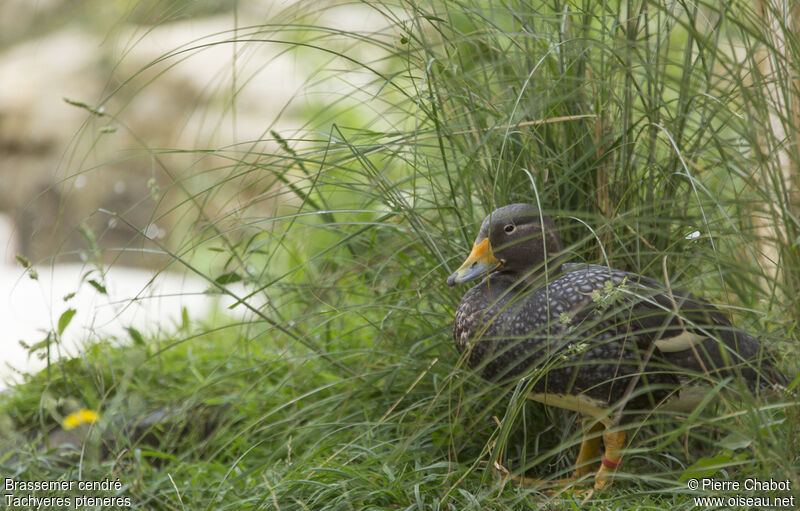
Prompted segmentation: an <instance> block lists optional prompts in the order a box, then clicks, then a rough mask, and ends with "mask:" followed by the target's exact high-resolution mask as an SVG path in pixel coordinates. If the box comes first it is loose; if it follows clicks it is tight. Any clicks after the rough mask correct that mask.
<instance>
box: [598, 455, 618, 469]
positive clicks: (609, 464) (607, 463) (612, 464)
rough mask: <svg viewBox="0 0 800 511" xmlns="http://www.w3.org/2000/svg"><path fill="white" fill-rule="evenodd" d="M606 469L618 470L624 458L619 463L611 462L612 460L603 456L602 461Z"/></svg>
mask: <svg viewBox="0 0 800 511" xmlns="http://www.w3.org/2000/svg"><path fill="white" fill-rule="evenodd" d="M600 462H601V463H602V464H603V466H604V467H606V468H610V469H611V470H616V469H617V467H618V466H620V465H621V464H622V458H620V459H619V461H611V460H610V459H608V458H606V455H605V454H603V458H602V459H601V460H600Z"/></svg>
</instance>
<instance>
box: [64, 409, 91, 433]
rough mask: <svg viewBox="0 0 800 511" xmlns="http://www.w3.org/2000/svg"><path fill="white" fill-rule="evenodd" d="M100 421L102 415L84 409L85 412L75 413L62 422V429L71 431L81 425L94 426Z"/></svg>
mask: <svg viewBox="0 0 800 511" xmlns="http://www.w3.org/2000/svg"><path fill="white" fill-rule="evenodd" d="M98 420H100V414H98V413H97V412H95V411H92V410H87V409H86V408H84V409H83V410H78V411H77V412H75V413H71V414H69V415H67V416H66V417H65V418H64V420H63V421H62V422H61V427H63V428H64V429H66V430H70V429H72V428H77V427H78V426H80V425H81V424H92V423H95V422H97V421H98Z"/></svg>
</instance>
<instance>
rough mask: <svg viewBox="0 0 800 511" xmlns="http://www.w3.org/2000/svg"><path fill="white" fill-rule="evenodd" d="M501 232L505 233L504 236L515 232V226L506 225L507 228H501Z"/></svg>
mask: <svg viewBox="0 0 800 511" xmlns="http://www.w3.org/2000/svg"><path fill="white" fill-rule="evenodd" d="M503 230H504V231H505V232H506V234H511V233H512V232H514V231H516V230H517V226H516V225H514V224H508V225H507V226H505V227H503Z"/></svg>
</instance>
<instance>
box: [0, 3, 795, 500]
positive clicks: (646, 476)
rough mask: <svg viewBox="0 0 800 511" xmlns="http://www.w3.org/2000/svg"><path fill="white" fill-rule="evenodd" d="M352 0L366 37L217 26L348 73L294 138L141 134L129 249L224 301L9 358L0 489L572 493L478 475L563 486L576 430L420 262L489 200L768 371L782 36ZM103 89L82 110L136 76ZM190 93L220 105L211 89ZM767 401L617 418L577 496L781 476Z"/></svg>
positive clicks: (789, 213) (681, 21) (721, 18)
mask: <svg viewBox="0 0 800 511" xmlns="http://www.w3.org/2000/svg"><path fill="white" fill-rule="evenodd" d="M374 7H375V9H380V10H381V11H382V12H383V13H384V14H385V17H386V19H387V20H388V21H389V22H390V28H389V29H387V30H385V31H382V32H380V33H366V34H355V33H340V32H337V31H334V30H329V29H328V28H326V27H323V26H318V25H315V24H314V21H313V19H309V18H308V17H303V18H301V17H300V16H297V17H296V18H295V20H300V21H302V22H303V24H292V23H290V18H286V20H287V21H286V23H282V24H276V25H264V26H257V27H251V28H248V29H241V30H239V31H237V32H235V33H234V32H231V34H230V39H229V40H227V41H225V43H223V44H230V45H233V44H234V43H236V45H238V46H237V47H240V48H248V47H250V46H251V45H252V46H258V45H261V44H275V41H279V44H278V46H280V47H281V48H283V49H284V51H287V52H292V53H293V55H294V56H295V57H296V58H297V59H301V60H302V59H308V61H310V62H313V63H314V65H315V66H316V67H317V68H318V73H317V74H316V75H315V77H314V78H313V79H311V80H310V82H309V84H308V86H309V88H310V89H312V90H313V89H314V87H320V86H324V85H325V84H326V83H327V82H328V81H330V82H331V83H333V82H334V81H336V80H337V79H339V78H342V77H345V78H342V79H351V78H350V75H346V74H344V73H343V71H342V70H343V69H349V70H352V69H356V70H358V71H359V72H360V73H362V74H363V75H365V76H367V77H368V79H367V80H365V81H362V82H359V83H358V84H356V83H354V84H353V88H352V90H351V91H350V92H348V93H345V94H344V95H343V96H342V97H341V98H338V99H335V100H328V99H326V100H325V101H324V102H323V103H322V105H321V106H320V108H319V111H316V109H315V108H310V111H307V112H306V111H303V115H304V116H307V119H306V120H305V123H306V124H305V125H304V127H303V129H301V130H299V131H291V132H289V131H288V130H287V131H286V132H280V131H279V130H278V131H271V130H272V128H270V129H269V130H266V131H265V133H264V136H263V138H262V139H258V140H240V141H238V143H237V144H236V145H233V146H224V147H214V148H212V149H213V150H212V151H208V150H206V149H207V148H206V147H205V145H202V147H203V149H196V148H175V150H161V149H159V150H157V149H153V148H150V147H147V146H145V145H144V142H142V146H141V147H140V148H139V158H140V159H142V160H146V161H147V162H148V163H150V164H152V168H153V169H155V170H154V172H155V173H156V175H157V176H156V177H157V181H158V183H160V184H159V189H158V190H152V191H153V193H152V197H149V198H148V199H149V200H153V199H155V200H154V202H153V203H154V208H153V215H152V218H153V221H155V222H159V223H171V224H172V225H176V226H179V227H180V228H176V229H174V231H176V232H182V233H188V234H185V235H182V236H180V237H178V236H173V238H171V239H169V240H167V241H165V242H164V243H160V242H156V241H154V240H148V239H145V238H144V236H140V237H138V238H136V239H134V240H132V244H131V247H144V248H145V249H146V250H153V251H156V252H157V253H159V254H160V257H161V258H162V259H163V261H164V265H165V267H180V266H184V267H186V268H188V269H189V270H190V271H193V272H196V273H198V274H200V275H202V276H203V277H205V278H207V279H208V281H209V284H210V286H213V287H216V288H218V290H222V291H226V290H227V292H233V291H232V290H231V289H229V284H230V283H231V282H233V281H238V282H241V283H243V284H245V285H246V286H247V289H248V290H249V291H248V293H249V294H248V295H247V296H240V298H242V299H243V303H242V304H241V305H239V306H238V308H239V309H242V310H243V309H245V308H249V309H250V311H251V316H248V317H249V318H250V319H246V320H242V319H236V318H238V316H236V317H234V319H231V320H230V321H229V322H228V323H214V324H209V323H207V322H204V321H202V319H201V318H194V317H192V316H191V311H189V317H188V320H187V321H185V323H186V324H185V325H184V326H183V327H181V328H179V329H176V331H175V332H174V333H173V334H171V335H159V336H157V337H153V338H148V337H146V336H145V337H142V336H141V335H140V334H134V335H133V342H131V344H130V346H122V347H116V346H112V345H111V344H100V345H97V346H93V347H91V348H90V349H89V350H88V352H87V354H86V355H85V356H84V357H82V358H80V359H75V360H71V361H66V362H59V363H56V364H53V366H51V367H50V368H49V370H48V371H47V372H45V373H42V374H39V375H35V376H32V377H31V378H29V380H28V381H27V382H26V383H25V384H24V385H22V386H20V387H18V388H16V389H15V391H14V392H13V393H11V394H8V395H4V396H2V397H0V423H2V424H4V425H5V426H4V427H5V429H6V430H7V431H11V432H12V433H10V434H9V436H8V437H7V438H4V439H0V453H1V454H0V470H2V472H3V475H4V476H5V477H9V474H10V477H13V478H15V479H16V480H29V481H33V480H55V479H64V480H77V479H83V480H102V479H103V478H105V477H112V476H113V477H119V478H120V480H121V481H122V482H123V484H125V489H124V490H123V492H122V493H123V494H124V495H127V496H130V497H131V499H132V503H133V507H134V508H135V509H281V510H284V509H314V510H317V509H459V510H461V509H527V508H533V507H536V506H538V505H541V504H543V503H546V504H548V505H549V506H551V507H553V508H556V509H558V508H563V509H574V508H576V507H577V506H578V504H577V503H576V502H578V501H580V499H579V498H578V499H577V501H573V500H572V499H571V498H569V497H567V498H565V499H564V498H562V500H559V501H557V500H553V499H549V498H548V497H547V496H545V495H543V494H541V493H540V492H537V491H535V490H527V489H516V488H514V487H513V485H512V484H510V483H508V482H507V481H506V482H505V483H504V482H503V481H502V480H501V478H500V477H499V476H498V472H497V471H495V470H493V469H492V468H491V467H492V464H493V462H494V461H495V459H497V458H498V457H499V460H498V461H499V462H500V463H502V465H503V466H504V467H506V468H508V469H510V470H511V471H512V472H514V473H520V472H522V471H524V472H525V473H526V474H527V475H528V476H531V477H545V478H548V477H563V476H566V475H568V474H569V473H570V471H571V463H572V460H573V458H574V456H575V454H576V453H577V445H578V443H579V440H580V436H579V432H578V431H577V428H576V427H575V424H576V421H577V419H578V418H577V417H576V416H575V414H571V413H566V412H562V411H559V410H553V409H546V408H544V407H541V406H540V405H538V404H535V403H531V402H525V401H526V400H525V399H522V398H521V396H520V392H521V388H520V389H517V388H507V387H498V386H495V385H492V384H489V383H487V382H485V381H483V380H481V379H480V378H479V377H478V376H477V375H476V374H474V373H473V372H471V371H470V370H469V369H467V368H466V367H465V364H464V361H463V360H461V359H460V358H459V357H458V355H457V353H456V352H455V349H454V348H453V346H452V341H451V325H452V316H453V312H454V309H455V307H456V306H457V304H458V301H459V299H460V296H461V293H463V291H464V290H463V289H450V288H448V287H447V286H445V285H444V281H445V278H446V277H447V275H448V274H449V273H451V271H452V270H453V269H454V268H456V267H457V266H458V265H459V264H460V262H461V260H462V259H463V257H464V256H465V255H466V252H467V251H468V248H469V246H470V244H471V241H472V239H473V238H474V236H475V233H476V230H477V225H478V222H479V221H480V220H481V219H482V218H483V216H484V215H485V214H486V213H487V212H489V211H491V210H492V209H493V208H494V207H495V206H497V205H502V204H506V203H510V202H517V201H523V202H530V203H537V204H540V205H541V206H542V208H543V209H544V210H545V211H547V212H548V213H550V214H551V215H553V216H554V217H555V219H556V222H557V223H558V224H559V226H560V227H561V228H562V229H563V233H562V235H563V237H564V239H565V242H566V243H567V245H568V246H569V247H570V250H571V251H572V252H573V259H574V260H577V261H587V262H596V263H602V264H612V265H613V266H615V267H619V268H621V269H626V270H631V271H636V272H641V273H644V274H647V275H649V276H652V277H655V278H658V279H660V280H664V279H665V276H666V278H669V280H670V282H671V283H672V285H674V286H677V287H683V288H688V289H692V290H693V291H696V292H697V294H700V295H703V296H706V297H708V298H709V299H710V300H711V301H712V302H714V303H717V304H719V305H720V306H721V307H723V308H724V309H725V311H726V312H727V313H729V314H730V315H731V316H732V317H733V319H734V320H735V322H736V323H737V324H739V325H740V326H741V327H742V328H744V329H746V330H748V331H751V332H754V333H756V334H758V335H759V336H760V337H761V338H762V339H763V342H765V343H767V344H769V345H770V346H771V347H772V348H774V350H775V352H776V353H777V355H778V358H779V359H780V361H781V367H782V368H783V369H784V370H785V372H787V373H788V374H791V375H794V374H797V372H798V364H797V362H796V361H797V360H798V358H797V355H798V354H799V353H798V351H799V350H798V346H800V344H798V336H797V327H798V324H797V318H798V317H800V307H799V306H798V302H797V301H796V299H795V298H794V297H796V296H797V293H798V285H799V284H798V280H797V279H798V277H797V276H798V274H800V255H799V254H798V249H797V242H796V240H797V239H798V235H800V227H798V226H800V223H798V216H797V212H798V210H797V204H798V197H797V192H796V190H797V189H798V188H797V176H796V175H795V174H792V173H791V172H788V171H787V170H786V169H791V168H796V165H795V166H794V167H792V162H794V163H796V162H798V161H800V158H798V156H797V146H796V144H794V143H792V139H787V138H786V137H785V136H783V135H782V134H781V131H780V129H779V128H780V127H781V126H782V127H783V130H784V131H785V132H788V133H795V131H792V130H793V129H795V130H796V126H797V125H796V124H794V123H795V120H794V118H793V117H792V116H791V115H790V114H788V113H785V112H787V111H790V110H791V109H790V108H788V107H784V110H783V111H781V110H780V105H781V104H780V103H777V104H776V102H775V101H774V100H771V99H770V98H771V97H772V96H771V91H772V90H773V89H772V88H777V90H778V91H780V92H782V93H784V94H785V96H784V97H785V98H788V100H789V103H791V102H793V101H797V97H798V93H797V89H796V88H792V86H791V81H790V80H789V81H787V80H779V79H775V77H774V76H773V75H772V74H769V73H764V69H765V68H764V67H763V62H761V61H760V58H761V57H760V56H761V55H763V54H764V52H766V55H769V56H771V57H773V58H775V59H776V61H777V62H778V63H779V64H780V65H779V66H778V67H779V69H781V70H783V72H785V73H788V74H787V75H786V76H789V75H790V74H791V73H790V71H791V69H796V66H797V62H799V61H800V60H799V59H798V58H797V57H798V55H797V48H799V47H800V44H798V42H799V41H798V39H797V36H796V32H794V33H793V32H792V31H791V30H789V29H788V28H787V29H786V30H785V32H784V33H783V35H784V36H785V37H786V38H787V41H789V43H790V44H789V45H788V46H787V48H788V49H787V50H786V51H785V52H784V51H783V50H780V51H779V48H777V47H775V46H774V42H773V41H772V40H771V37H772V36H771V35H770V34H769V33H765V32H763V31H762V30H761V28H760V27H761V26H762V25H763V23H760V22H759V20H762V18H763V17H764V16H765V15H764V14H763V13H756V12H751V11H749V10H748V9H749V7H746V6H738V7H737V8H736V9H738V10H735V9H733V8H731V9H728V10H724V11H722V10H720V9H721V8H719V7H717V6H715V5H714V4H708V5H706V4H697V3H694V4H691V5H687V4H683V3H677V2H676V3H669V4H663V3H649V2H644V3H639V2H629V3H623V4H621V5H618V4H603V3H598V2H588V1H587V2H568V3H563V2H557V3H544V2H511V3H507V4H503V5H502V6H500V5H497V4H496V3H488V2H448V3H433V4H423V3H415V4H402V5H397V6H393V7H392V6H388V5H383V4H375V6H374ZM390 7H392V8H390ZM401 7H402V9H403V10H401ZM300 9H301V8H300V7H298V12H299V11H300ZM290 14H291V13H290ZM265 41H270V43H266V42H265ZM365 48H366V49H368V50H365ZM733 48H736V51H735V52H734V50H733ZM201 49H202V48H201V46H198V50H201ZM180 58H182V55H181V54H178V53H176V54H175V55H168V56H165V60H166V61H167V62H171V61H173V60H177V59H180ZM166 72H169V70H167V71H166ZM362 78H363V77H362ZM126 83H128V82H124V83H123V85H122V86H121V87H120V88H119V89H117V90H115V91H114V92H113V93H112V94H110V95H109V97H108V98H106V99H104V100H103V101H101V102H100V104H104V103H108V104H109V105H111V104H114V103H113V100H115V99H116V98H118V97H121V98H123V99H124V98H126V97H127V96H126V94H129V93H133V94H136V93H138V94H146V93H147V88H146V87H145V88H144V89H142V90H141V91H139V90H138V89H137V90H134V91H129V90H127V89H126ZM130 83H131V84H132V83H133V81H131V82H130ZM238 83H240V84H246V83H247V77H238ZM787 83H788V84H789V85H786V84H787ZM131 88H133V85H131ZM212 89H213V90H214V91H215V92H216V94H217V95H216V96H215V98H216V99H218V100H219V101H221V102H223V103H224V104H228V103H231V102H233V103H235V101H236V95H237V91H236V90H235V89H233V88H231V89H226V88H225V87H216V88H212ZM316 90H320V89H319V88H317V89H316ZM122 103H123V104H125V102H124V101H123V102H122ZM787 104H788V103H787ZM791 104H794V103H791ZM776 110H777V114H775V112H776ZM125 116H126V111H125V108H124V107H122V108H120V109H119V110H117V111H109V113H108V114H107V115H105V116H102V117H97V116H96V115H95V116H92V117H91V118H90V121H89V122H88V123H87V127H86V128H85V129H84V131H82V133H81V136H83V137H86V138H88V139H92V137H95V136H97V137H98V138H97V141H96V142H97V143H98V144H101V143H102V137H100V136H98V135H97V134H96V131H94V129H95V128H97V127H98V126H103V125H106V124H108V123H111V124H113V125H115V126H119V127H120V128H121V129H120V131H123V132H124V131H125V130H126V120H125V119H126V117H125ZM266 122H268V120H267V121H265V124H266ZM276 129H277V128H276ZM133 135H134V136H137V135H138V134H135V133H134V134H133ZM791 136H795V135H791ZM139 140H140V141H141V139H139ZM205 142H206V141H205V140H204V141H203V143H204V144H205ZM198 146H201V144H199V143H198ZM184 150H185V151H186V152H184ZM187 158H188V159H190V160H191V162H190V163H188V164H187V163H186V159H187ZM787 162H788V163H787ZM117 163H120V162H116V161H115V162H111V163H110V164H117ZM101 170H102V167H100V168H91V169H85V168H78V169H74V168H73V169H70V170H69V171H68V173H69V174H70V175H74V174H77V173H79V172H88V173H91V172H99V171H101ZM65 179H66V180H67V181H68V180H69V179H70V177H69V176H67V177H66V178H65ZM117 213H118V214H119V218H120V220H121V221H126V218H125V214H124V212H123V213H120V212H117ZM134 227H138V228H139V229H140V230H142V229H143V226H135V225H134ZM694 231H699V233H700V236H699V237H697V238H694V239H687V234H689V233H692V232H694ZM140 234H141V233H140ZM99 237H100V241H102V235H100V236H99ZM129 250H133V249H131V248H129ZM98 251H99V249H98ZM93 260H94V261H101V260H103V254H102V253H99V254H97V257H96V258H94V259H93ZM262 304H263V305H262ZM56 338H57V336H56ZM794 384H796V381H795V382H794ZM797 404H798V401H797V397H796V395H795V394H790V393H787V394H785V395H782V396H780V397H779V398H778V399H777V400H774V401H772V402H759V401H756V400H754V399H753V398H751V397H745V398H743V399H742V400H741V401H736V400H734V401H722V402H721V403H719V404H715V405H709V406H708V407H706V408H705V409H703V410H697V412H696V413H693V414H691V415H689V416H688V417H686V416H684V417H678V418H677V419H676V418H675V417H672V416H667V415H662V414H654V415H653V416H652V417H649V418H647V420H640V421H637V422H636V423H634V424H633V425H632V426H631V429H630V431H629V438H630V439H631V440H630V442H629V447H628V450H627V453H626V456H625V463H624V464H623V466H622V468H621V470H620V473H619V476H618V478H617V481H616V482H615V485H614V487H613V488H612V489H610V490H609V491H607V492H605V493H604V494H602V495H599V496H596V497H595V498H594V499H593V500H592V501H590V502H589V503H587V506H586V507H588V508H595V509H609V508H620V509H639V508H645V509H655V508H658V509H662V508H668V509H690V508H692V507H693V500H692V498H693V496H697V494H693V493H691V492H689V491H688V490H687V486H686V483H685V479H686V478H688V477H693V476H695V477H696V476H699V475H702V474H704V473H705V474H707V475H712V474H715V475H714V477H716V478H718V479H724V480H736V481H744V480H745V479H746V478H748V477H757V478H761V479H764V478H766V479H769V478H773V479H781V480H782V479H785V478H790V479H792V481H793V482H796V483H797V484H800V479H799V478H798V471H799V470H800V462H799V461H798V460H800V444H799V443H798V442H799V439H798V436H797V434H796V432H797V431H798V430H800V412H798V407H797ZM82 407H86V408H90V409H93V410H98V411H99V412H100V414H101V420H100V421H99V422H98V423H96V425H95V426H94V427H93V428H85V429H80V430H79V433H80V434H85V435H87V440H86V441H85V442H84V443H81V442H74V441H73V443H75V444H76V446H75V448H72V449H70V448H62V449H55V448H53V447H52V445H53V444H56V443H58V442H52V443H51V444H50V445H51V448H50V449H48V448H47V447H42V445H41V443H42V442H47V439H48V438H51V439H52V438H53V435H55V438H56V440H59V435H60V433H59V429H60V428H59V426H58V424H59V423H60V421H61V420H62V419H63V418H64V416H66V415H67V414H68V413H70V412H72V411H75V410H76V409H78V408H82ZM163 410H168V411H169V415H168V418H166V419H164V420H163V421H161V422H160V423H157V424H154V425H152V427H149V428H141V427H140V428H138V429H137V428H136V427H135V423H136V421H137V420H141V418H144V417H148V416H150V414H151V413H153V412H155V411H163ZM148 424H149V423H148ZM132 431H133V433H132ZM145 433H147V434H145ZM142 435H144V437H143V438H139V437H140V436H142ZM73 440H74V439H73ZM45 445H46V444H45ZM797 484H796V485H795V486H797ZM793 491H794V493H793V494H794V495H795V496H796V498H798V497H800V496H798V494H797V490H796V488H795V489H794V490H793ZM734 493H735V492H734ZM726 495H728V494H727V493H724V492H718V493H706V494H701V495H700V496H726ZM787 496H788V495H787Z"/></svg>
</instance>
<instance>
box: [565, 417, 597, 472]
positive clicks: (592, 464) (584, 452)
mask: <svg viewBox="0 0 800 511" xmlns="http://www.w3.org/2000/svg"><path fill="white" fill-rule="evenodd" d="M581 427H582V428H583V434H582V436H581V448H580V450H579V451H578V459H576V460H575V471H574V472H572V477H571V478H570V480H572V481H575V480H578V479H580V478H581V477H584V476H586V475H588V474H591V473H592V472H596V471H597V461H594V460H595V458H596V456H597V446H598V445H599V444H600V437H599V436H597V432H598V431H600V429H601V428H602V427H603V426H602V424H600V423H599V422H595V421H594V419H592V418H589V417H586V418H584V419H583V420H582V421H581Z"/></svg>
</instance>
